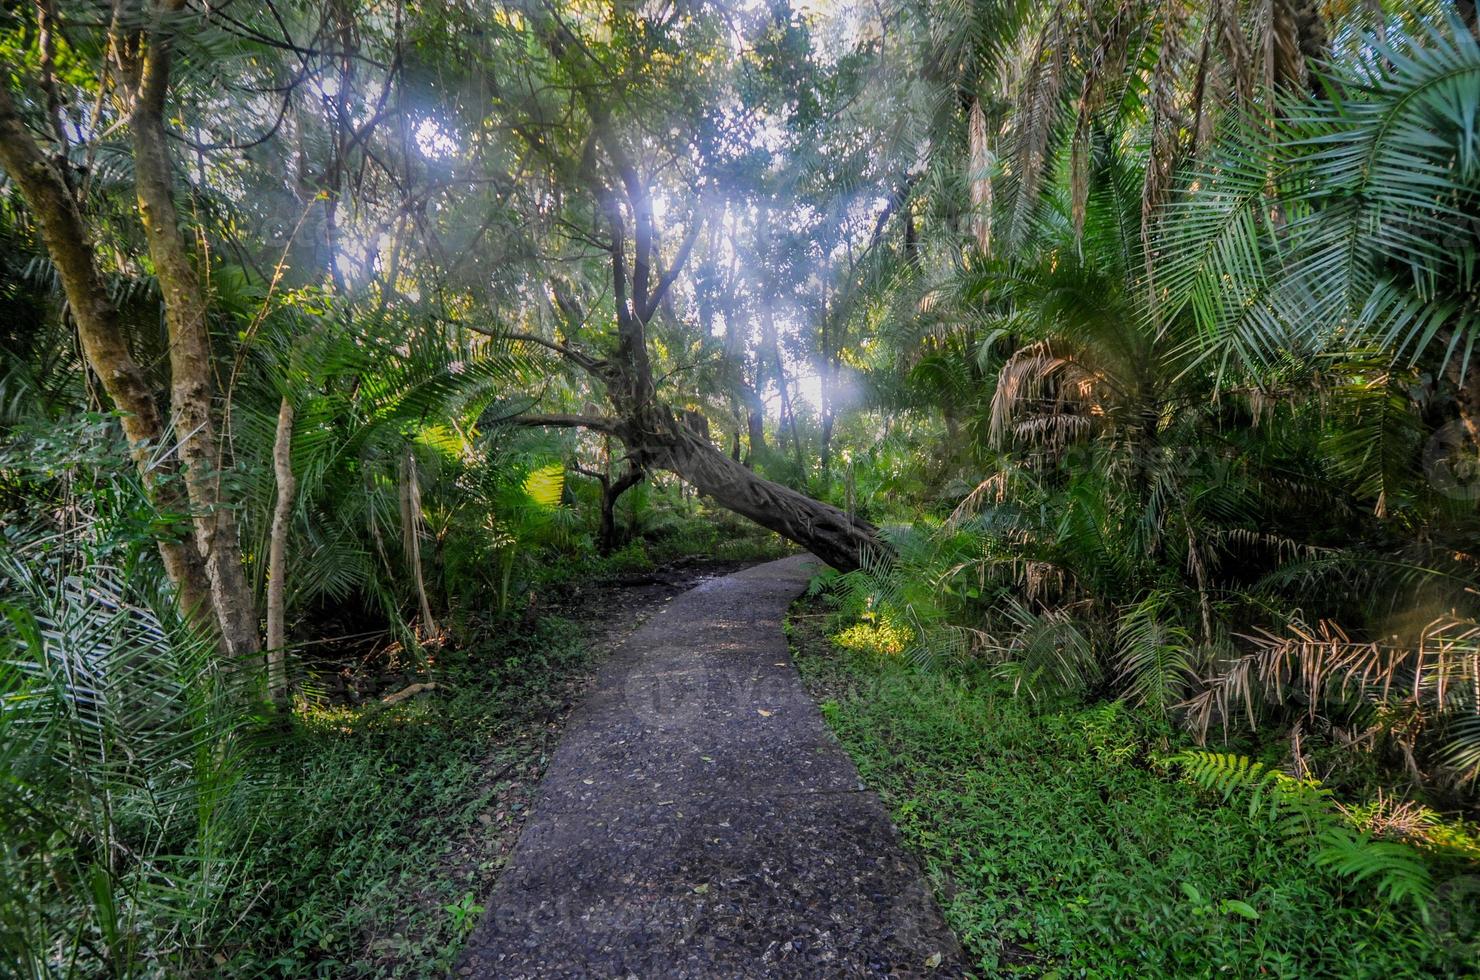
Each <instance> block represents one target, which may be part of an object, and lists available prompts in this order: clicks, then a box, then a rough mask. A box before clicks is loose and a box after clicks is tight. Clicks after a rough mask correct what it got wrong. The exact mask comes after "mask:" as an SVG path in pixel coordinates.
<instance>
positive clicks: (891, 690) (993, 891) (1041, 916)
mask: <svg viewBox="0 0 1480 980" xmlns="http://www.w3.org/2000/svg"><path fill="white" fill-rule="evenodd" d="M848 625H849V624H848V623H846V622H837V621H835V617H834V616H833V615H832V613H831V611H830V608H829V607H828V606H827V605H826V604H825V603H824V602H823V601H821V600H804V601H803V602H802V603H799V604H798V605H797V606H796V607H794V608H793V612H792V615H791V617H790V619H789V622H788V631H789V634H790V638H791V644H792V650H793V656H794V658H795V662H796V664H797V667H798V669H799V670H800V671H801V673H802V677H803V679H804V681H805V682H806V684H807V685H808V688H809V690H810V691H811V693H812V694H813V696H814V697H815V698H816V699H817V701H818V702H819V703H820V706H821V708H822V713H823V716H824V717H825V718H826V719H827V722H828V724H829V725H830V726H831V728H832V730H833V731H834V732H835V733H836V734H837V736H838V738H839V739H840V740H841V742H842V744H843V745H844V747H845V748H846V749H847V751H848V752H849V754H850V755H851V756H852V757H853V759H854V761H855V762H856V763H857V765H858V769H859V773H860V775H861V777H862V778H863V780H864V783H865V784H866V785H868V786H869V787H870V788H872V789H874V790H876V791H877V792H878V793H879V794H880V796H881V797H882V798H883V799H884V801H885V803H886V805H887V806H888V807H889V809H890V811H891V813H892V815H893V818H894V822H895V825H896V826H897V827H898V828H899V830H900V833H901V834H902V836H903V838H904V841H905V844H906V846H907V847H908V848H909V849H910V850H912V851H913V852H914V853H915V855H916V856H917V857H918V858H919V859H920V860H921V862H922V864H923V865H924V866H925V868H926V870H927V874H928V877H929V879H930V881H931V884H932V886H933V888H934V889H935V893H936V896H937V899H938V901H939V903H940V905H941V908H942V910H943V912H944V914H945V916H946V919H947V921H948V922H949V923H950V924H951V926H952V928H954V929H955V930H956V933H957V935H958V936H959V937H960V939H961V942H962V944H963V946H964V947H965V948H966V950H967V952H968V955H969V957H970V958H971V959H972V961H973V962H974V963H975V965H976V968H977V970H978V971H979V973H980V975H982V976H999V975H1005V974H1006V975H1011V974H1021V975H1029V976H1044V977H1079V976H1093V977H1121V976H1126V977H1130V976H1139V977H1148V976H1157V977H1160V976H1212V975H1230V976H1243V977H1247V976H1280V977H1318V976H1328V977H1373V978H1378V977H1381V978H1392V977H1420V976H1423V977H1431V976H1475V975H1476V971H1477V965H1476V964H1477V963H1480V957H1477V952H1480V945H1477V944H1480V935H1477V933H1476V925H1477V922H1480V913H1477V908H1476V902H1477V900H1480V888H1467V887H1459V886H1463V885H1464V884H1465V882H1466V881H1469V882H1471V883H1474V882H1475V881H1476V880H1475V879H1468V878H1465V877H1460V878H1457V879H1453V882H1454V883H1457V886H1456V887H1451V888H1450V889H1449V890H1448V893H1447V894H1443V896H1442V897H1444V898H1445V899H1447V901H1448V905H1447V907H1446V906H1444V905H1441V906H1440V907H1439V908H1437V909H1436V910H1435V914H1434V915H1433V918H1432V919H1431V921H1430V922H1428V923H1424V922H1422V921H1421V920H1420V919H1419V917H1418V916H1417V915H1416V914H1415V913H1413V912H1412V911H1410V910H1409V909H1408V908H1407V907H1404V906H1389V905H1387V904H1385V903H1383V902H1382V901H1380V900H1379V899H1377V898H1375V897H1374V896H1373V895H1372V891H1371V888H1370V887H1369V886H1368V884H1367V883H1366V882H1357V883H1351V882H1349V881H1345V880H1342V879H1338V878H1336V877H1335V876H1334V875H1330V874H1327V873H1324V872H1322V871H1320V870H1318V869H1313V868H1312V867H1311V866H1310V865H1309V864H1308V863H1307V862H1306V861H1305V860H1304V859H1303V857H1302V856H1301V855H1300V854H1299V853H1298V851H1297V850H1295V849H1292V848H1290V847H1288V846H1287V845H1285V844H1284V843H1283V842H1282V840H1281V838H1280V836H1279V834H1278V833H1277V832H1276V831H1275V830H1274V828H1273V826H1272V825H1271V822H1270V820H1269V819H1268V818H1267V817H1266V816H1264V815H1263V814H1261V815H1260V816H1258V817H1251V816H1250V814H1249V812H1248V809H1247V808H1246V807H1242V806H1234V805H1227V804H1224V803H1222V802H1221V800H1219V799H1217V798H1214V797H1210V796H1209V795H1207V794H1205V793H1202V792H1200V791H1198V790H1197V789H1196V788H1194V787H1193V786H1191V785H1189V784H1188V783H1186V782H1184V781H1182V780H1180V779H1177V778H1175V777H1174V776H1170V775H1167V774H1166V773H1164V772H1162V771H1160V770H1159V769H1158V768H1157V767H1155V766H1154V765H1152V764H1150V763H1149V760H1148V758H1147V757H1146V754H1145V751H1144V746H1145V745H1146V744H1147V743H1146V741H1145V739H1144V737H1143V735H1144V733H1141V732H1137V731H1136V730H1135V727H1134V724H1135V723H1134V722H1133V721H1132V720H1131V719H1130V717H1129V715H1128V714H1127V713H1125V712H1124V711H1123V710H1121V709H1120V708H1119V707H1118V706H1117V705H1115V704H1113V703H1109V704H1102V705H1100V706H1096V707H1090V708H1085V707H1082V706H1074V705H1059V706H1055V705H1047V704H1036V705H1035V704H1034V703H1033V702H1031V701H1029V700H1028V699H1026V698H1018V697H1014V696H1012V695H1011V693H1010V692H1009V691H1008V690H1006V689H1005V687H1004V685H1002V684H1001V683H1000V682H998V681H995V680H994V679H993V678H991V677H990V675H988V674H987V673H986V672H985V671H980V670H978V671H972V670H964V671H963V670H950V669H941V670H937V671H932V672H930V673H922V672H921V671H920V670H918V669H917V668H914V667H912V666H911V665H909V664H908V663H907V662H905V661H903V660H902V659H901V658H900V657H898V656H895V655H890V654H887V653H881V652H876V651H872V650H870V649H868V648H867V647H868V644H867V642H861V641H863V640H866V631H859V630H854V631H853V632H851V633H850V634H847V640H848V641H851V645H852V646H853V649H845V648H844V647H842V646H839V645H838V644H837V643H835V642H834V640H833V639H831V636H832V634H833V633H834V632H836V631H837V630H839V629H840V628H842V627H846V626H848Z"/></svg>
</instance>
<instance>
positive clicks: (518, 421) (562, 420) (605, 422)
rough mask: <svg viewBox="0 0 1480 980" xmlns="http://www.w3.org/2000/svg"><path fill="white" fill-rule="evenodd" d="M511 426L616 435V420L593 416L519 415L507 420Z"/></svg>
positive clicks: (561, 414)
mask: <svg viewBox="0 0 1480 980" xmlns="http://www.w3.org/2000/svg"><path fill="white" fill-rule="evenodd" d="M509 422H510V424H511V425H527V426H530V427H537V426H549V427H550V428H553V429H593V430H595V431H597V432H608V433H611V434H613V435H615V434H616V428H617V420H616V419H608V418H599V417H597V416H595V415H568V414H565V413H561V412H554V413H549V414H537V415H520V416H518V417H517V418H512V419H509Z"/></svg>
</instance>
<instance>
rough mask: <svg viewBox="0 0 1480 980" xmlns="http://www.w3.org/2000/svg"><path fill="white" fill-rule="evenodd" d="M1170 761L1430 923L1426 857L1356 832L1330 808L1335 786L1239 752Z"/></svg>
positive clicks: (1313, 856)
mask: <svg viewBox="0 0 1480 980" xmlns="http://www.w3.org/2000/svg"><path fill="white" fill-rule="evenodd" d="M1172 761H1173V762H1174V764H1175V765H1177V766H1178V768H1180V769H1181V771H1182V774H1183V776H1184V777H1185V778H1186V779H1187V780H1188V781H1189V782H1192V783H1194V784H1196V785H1197V786H1200V787H1201V788H1203V789H1204V790H1207V791H1209V792H1215V793H1218V794H1219V795H1221V796H1222V797H1223V798H1225V799H1229V798H1232V797H1234V796H1239V795H1245V796H1247V797H1248V803H1249V814H1250V816H1255V815H1258V814H1260V813H1263V814H1265V815H1266V816H1267V817H1268V818H1270V819H1271V820H1272V821H1273V823H1274V826H1275V827H1276V828H1277V829H1278V830H1279V832H1280V834H1281V835H1282V836H1283V837H1284V839H1285V840H1286V842H1287V843H1289V844H1290V845H1291V846H1295V847H1301V848H1304V849H1305V850H1306V851H1307V853H1308V854H1309V856H1310V860H1311V863H1312V864H1313V865H1315V866H1316V867H1320V868H1325V869H1328V870H1330V871H1332V872H1334V873H1335V874H1337V875H1340V876H1341V877H1344V878H1347V879H1349V880H1351V881H1353V882H1361V881H1368V880H1370V881H1371V882H1372V885H1373V888H1374V890H1375V891H1376V892H1377V894H1378V895H1380V896H1382V897H1383V898H1384V899H1386V900H1387V901H1390V902H1394V903H1400V902H1407V903H1409V904H1411V905H1412V906H1413V907H1414V908H1415V909H1416V910H1417V911H1418V913H1419V914H1420V916H1422V917H1423V918H1424V919H1425V920H1427V918H1428V914H1429V906H1430V903H1431V902H1432V901H1433V899H1434V892H1435V889H1434V881H1433V877H1432V875H1431V874H1430V873H1429V869H1428V866H1427V865H1426V864H1425V862H1424V860H1423V858H1422V857H1421V856H1420V855H1419V853H1418V852H1417V851H1416V850H1415V849H1414V848H1412V847H1410V846H1408V845H1406V844H1401V843H1397V842H1394V841H1384V840H1377V839H1374V838H1373V837H1372V836H1371V835H1370V834H1367V833H1365V832H1362V831H1358V830H1356V829H1354V828H1353V827H1352V826H1351V825H1350V823H1349V822H1348V821H1347V820H1346V818H1345V816H1344V815H1343V814H1342V813H1341V811H1340V810H1338V809H1337V808H1336V807H1335V805H1334V804H1333V803H1332V800H1331V791H1330V790H1329V789H1326V788H1324V787H1322V786H1321V785H1320V784H1319V783H1317V782H1316V781H1314V780H1310V779H1296V778H1294V777H1293V776H1290V775H1287V774H1286V773H1283V772H1281V771H1280V770H1278V769H1274V768H1271V767H1268V766H1266V765H1264V764H1263V763H1262V762H1256V761H1253V760H1251V759H1249V758H1248V757H1247V756H1242V755H1235V754H1233V753H1226V752H1206V751H1187V752H1183V753H1181V754H1179V755H1177V756H1176V757H1174V759H1173V760H1172Z"/></svg>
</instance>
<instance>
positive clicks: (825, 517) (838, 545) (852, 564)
mask: <svg viewBox="0 0 1480 980" xmlns="http://www.w3.org/2000/svg"><path fill="white" fill-rule="evenodd" d="M663 414H666V413H665V412H662V411H659V412H655V413H654V416H657V417H658V418H659V422H658V424H656V425H650V426H641V427H639V426H635V425H631V424H630V423H627V422H625V421H624V422H623V423H619V424H618V427H617V433H618V435H619V436H620V437H621V439H622V441H623V442H624V443H626V445H627V446H628V448H629V449H632V450H634V451H636V452H641V453H642V454H643V455H644V456H645V457H647V458H650V459H652V460H653V462H654V463H655V465H658V466H661V467H662V468H664V469H667V470H670V471H672V472H673V473H675V474H677V475H678V476H679V477H681V478H682V479H683V480H685V481H686V482H687V483H689V484H690V485H692V486H693V487H694V488H695V489H696V490H698V491H699V492H701V493H704V494H707V495H708V496H710V497H712V498H713V499H714V500H715V501H716V502H718V503H719V504H720V505H722V506H724V507H726V508H728V509H729V510H732V511H734V512H735V513H737V514H739V515H741V516H742V517H748V518H749V519H750V520H752V521H754V522H755V523H757V524H759V525H760V526H761V527H764V528H767V529H769V530H772V531H775V532H776V533H777V534H779V535H781V536H782V537H784V538H786V539H788V540H790V541H795V542H796V543H797V544H800V545H802V546H804V547H805V548H807V549H808V550H809V551H811V552H812V553H813V554H814V555H816V556H817V557H818V558H821V559H822V560H823V561H825V562H827V563H828V564H829V565H831V566H833V567H834V568H837V569H839V570H841V571H852V570H853V569H855V568H858V567H859V566H860V565H861V564H862V563H863V562H864V560H865V558H866V557H867V556H868V555H869V554H870V553H875V554H882V553H885V552H887V551H888V548H887V546H886V545H884V544H883V542H882V541H880V540H879V537H878V532H877V531H876V530H875V529H874V527H873V526H872V525H871V524H869V523H868V522H866V521H863V520H859V519H858V518H856V517H851V516H849V515H848V514H846V513H844V512H843V511H841V510H839V509H838V508H836V507H834V506H832V505H831V504H826V503H823V502H822V501H820V500H814V499H812V498H811V497H808V496H807V495H806V494H803V493H798V492H797V491H795V490H793V489H791V488H790V487H786V486H782V485H781V484H779V483H775V482H773V481H771V480H767V479H764V478H763V477H760V476H757V475H756V474H755V473H754V472H753V471H751V470H749V469H746V468H745V466H744V465H742V464H740V463H737V462H735V461H734V460H732V459H730V457H728V456H726V455H725V454H724V453H722V452H720V451H719V450H718V449H716V448H715V447H714V446H713V445H712V444H710V443H709V442H708V441H707V440H704V439H701V438H700V437H699V436H697V435H696V434H695V433H694V432H693V430H692V429H691V428H689V427H688V426H687V425H685V424H682V423H681V422H678V421H676V420H674V419H673V418H672V416H671V415H670V416H669V417H668V418H667V419H666V420H663V419H661V416H662V415H663Z"/></svg>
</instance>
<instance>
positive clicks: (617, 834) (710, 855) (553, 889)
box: [454, 556, 963, 980]
mask: <svg viewBox="0 0 1480 980" xmlns="http://www.w3.org/2000/svg"><path fill="white" fill-rule="evenodd" d="M816 569H817V565H816V563H815V559H810V558H808V557H806V556H799V557H796V558H787V559H783V560H782V561H777V562H771V563H769V564H765V565H759V566H756V567H753V568H749V569H746V570H745V571H742V572H739V573H737V574H734V575H728V576H725V577H723V578H717V579H713V580H710V581H708V582H706V583H704V584H702V585H700V586H698V587H697V588H695V589H693V590H691V591H689V592H686V593H684V594H683V595H681V596H679V597H677V598H675V599H674V600H673V601H672V602H671V603H670V604H669V605H668V606H667V607H666V608H664V609H663V610H662V611H661V612H659V613H657V614H656V615H654V616H653V617H652V618H651V619H650V620H648V621H647V622H646V623H645V624H644V625H643V626H642V627H641V628H640V629H638V630H637V631H636V632H634V633H633V634H632V635H631V636H630V637H629V638H628V639H627V640H626V641H625V642H624V643H623V644H622V646H621V647H619V648H618V649H617V650H616V651H615V652H614V653H613V654H612V656H611V657H610V658H609V659H608V660H607V661H606V663H605V664H604V665H603V666H602V668H601V670H600V671H599V672H598V673H597V676H596V683H595V686H594V687H593V688H592V690H591V693H590V695H589V696H588V699H587V701H586V703H585V704H584V705H582V706H581V707H580V708H578V709H577V711H576V712H575V714H574V715H572V717H571V719H570V721H569V723H568V727H567V728H566V731H565V734H564V736H563V738H562V740H561V743H560V747H559V748H558V749H557V751H556V753H555V755H554V757H553V758H552V759H551V760H550V765H549V768H548V769H547V771H546V775H545V779H544V782H543V783H542V784H541V795H540V799H539V802H538V803H537V804H536V806H535V810H534V813H533V814H532V815H531V817H530V820H529V822H528V824H527V825H526V826H525V829H524V833H523V835H522V836H521V837H520V839H519V843H518V845H517V846H516V847H515V849H514V852H513V853H512V854H511V855H510V858H509V864H508V866H507V867H506V868H505V870H504V872H503V874H502V875H501V876H500V878H499V881H498V884H497V886H496V887H495V889H494V892H493V894H492V895H491V896H489V897H488V899H487V900H486V901H485V903H484V904H485V907H486V909H487V911H486V912H485V914H484V917H483V919H482V921H481V922H480V923H479V924H478V926H477V928H476V930H475V931H474V932H473V934H472V935H471V936H470V938H469V940H468V944H467V946H466V948H465V949H464V950H463V952H462V955H461V956H460V957H459V959H458V961H457V966H456V967H455V968H454V973H455V974H456V975H458V976H463V977H486V978H499V980H506V978H508V980H512V978H519V977H640V978H659V977H661V978H668V977H674V978H700V977H703V978H711V977H713V978H720V977H724V978H729V977H884V976H899V977H910V976H960V975H962V973H963V966H962V959H961V951H960V948H959V946H958V945H957V943H956V940H955V938H954V937H953V936H952V935H951V932H950V930H949V929H948V928H947V927H946V925H945V923H944V922H943V921H942V919H941V916H940V912H939V910H938V909H937V908H936V905H935V902H934V900H933V899H932V897H931V895H930V891H929V889H928V887H926V885H925V884H924V882H923V881H922V879H921V876H920V871H919V868H918V867H917V866H916V864H915V862H914V861H913V859H912V858H910V857H909V856H908V855H907V854H906V853H905V852H904V851H903V850H902V849H901V847H900V844H899V841H898V839H897V837H896V835H895V831H894V828H893V826H892V825H891V824H890V822H889V817H888V815H887V813H886V812H885V810H884V807H883V805H882V804H881V803H880V801H879V799H878V798H877V797H876V796H875V795H874V794H873V793H871V792H869V791H866V790H864V789H863V788H862V786H861V784H860V782H859V779H858V773H857V770H856V769H855V768H854V766H853V763H852V761H851V760H850V759H849V758H848V756H847V755H846V754H845V753H844V752H843V751H842V749H841V748H839V747H838V745H837V744H836V742H835V741H834V740H833V739H832V736H831V735H830V734H829V733H828V731H827V729H826V728H825V726H824V724H823V721H822V718H821V716H820V715H819V713H818V711H817V708H816V706H815V705H814V704H813V703H812V701H811V699H810V698H809V697H808V696H807V693H806V691H805V690H804V689H803V687H802V683H801V679H800V677H799V676H798V675H797V672H796V669H795V668H794V667H792V666H791V658H790V655H789V652H788V649H787V644H786V641H785V639H784V637H783V635H782V630H781V619H782V616H783V615H784V614H785V611H786V608H787V606H788V605H789V604H790V602H791V601H792V599H794V598H795V597H796V596H797V595H798V594H800V592H801V591H802V589H803V588H804V587H805V585H806V582H807V579H808V578H809V577H810V576H811V575H812V574H814V573H815V571H816ZM614 612H617V613H620V610H614Z"/></svg>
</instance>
